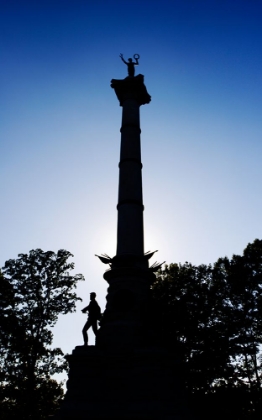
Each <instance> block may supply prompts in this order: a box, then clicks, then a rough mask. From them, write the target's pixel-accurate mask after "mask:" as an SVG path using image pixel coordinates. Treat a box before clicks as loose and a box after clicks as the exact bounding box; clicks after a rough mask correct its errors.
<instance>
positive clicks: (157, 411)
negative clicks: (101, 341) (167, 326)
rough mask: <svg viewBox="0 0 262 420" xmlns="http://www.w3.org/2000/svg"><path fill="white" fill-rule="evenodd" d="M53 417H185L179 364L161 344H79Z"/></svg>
mask: <svg viewBox="0 0 262 420" xmlns="http://www.w3.org/2000/svg"><path fill="white" fill-rule="evenodd" d="M66 358H67V360H68V362H69V367H70V370H69V379H68V381H67V393H66V395H65V399H64V402H63V404H62V406H61V409H60V411H59V413H58V414H57V415H56V416H55V419H56V420H80V419H81V420H84V419H85V420H182V419H183V420H185V419H187V420H189V419H193V417H192V416H191V414H190V411H189V409H188V408H187V404H186V400H185V396H184V394H183V391H182V389H183V386H182V384H181V382H182V381H181V372H180V363H179V362H178V361H176V360H175V359H174V356H171V355H170V354H169V353H168V352H167V351H166V350H164V349H163V348H153V347H148V348H137V349H134V350H133V351H132V352H127V351H126V352H123V351H121V352H116V351H112V352H109V351H107V352H103V351H101V350H99V349H98V348H97V347H96V346H87V347H84V346H77V347H76V348H75V349H74V351H73V353H72V355H69V356H67V357H66Z"/></svg>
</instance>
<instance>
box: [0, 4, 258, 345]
mask: <svg viewBox="0 0 262 420" xmlns="http://www.w3.org/2000/svg"><path fill="white" fill-rule="evenodd" d="M0 6H1V13H0V31H1V37H0V38H1V41H0V45H1V59H2V60H1V61H2V63H1V67H0V80H1V83H2V87H1V99H0V106H1V124H0V142H1V143H0V153H1V154H0V156H1V167H0V183H1V206H0V221H1V238H2V240H1V243H0V257H1V259H0V261H1V265H2V266H3V265H4V262H5V261H6V260H8V259H10V258H16V257H17V255H18V254H19V253H27V252H28V251H29V250H31V249H35V248H41V249H43V250H45V251H47V250H52V251H57V250H58V249H60V248H64V249H67V250H68V251H70V252H72V254H74V261H75V272H76V273H82V274H84V276H85V277H86V281H85V283H82V284H81V285H79V288H78V292H79V295H80V296H81V297H82V298H83V299H84V302H83V303H82V304H79V305H78V312H77V313H76V314H73V315H70V314H69V315H67V316H64V317H61V319H60V320H59V322H58V324H57V327H55V330H54V332H55V339H54V344H55V345H57V346H60V347H62V349H63V351H64V352H65V353H71V351H72V349H73V348H74V347H75V346H76V345H80V344H82V335H81V329H82V326H83V324H84V322H85V319H86V316H84V315H82V314H81V312H80V309H81V308H82V307H84V306H85V305H86V304H87V303H88V301H89V293H90V292H91V291H96V292H97V295H98V296H97V298H98V302H99V303H100V305H101V307H102V310H103V309H104V306H105V296H106V287H107V285H106V282H105V280H104V279H103V273H104V271H105V268H106V266H104V265H103V264H102V263H101V262H100V261H99V260H98V259H97V258H96V257H95V256H94V254H101V253H107V254H109V255H111V256H113V255H115V249H116V220H117V211H116V204H117V189H118V161H119V148H120V132H119V129H120V125H121V108H120V107H119V104H118V101H117V99H116V97H115V94H114V91H113V90H112V89H111V88H110V80H111V79H112V78H116V79H121V78H124V77H126V75H127V73H126V67H125V66H124V64H123V63H122V62H121V60H120V58H119V53H123V54H124V57H125V58H128V57H132V56H133V54H135V53H139V54H140V56H141V58H140V65H139V67H137V73H142V74H144V75H145V84H146V86H147V89H148V92H149V94H150V95H151V96H152V102H151V103H150V104H149V105H145V106H142V107H141V112H140V116H141V129H142V136H141V140H142V161H143V189H144V204H145V213H144V221H145V251H149V250H152V251H153V250H155V249H158V250H159V252H158V254H157V260H158V261H159V262H162V261H164V260H166V262H167V263H171V262H181V263H184V262H185V261H189V262H192V263H193V264H201V263H214V262H215V261H216V260H217V259H218V258H219V257H223V256H226V255H227V256H228V257H231V256H232V254H234V253H235V254H240V253H242V251H243V249H244V248H245V247H246V245H247V244H248V242H252V241H253V240H254V239H255V238H259V239H261V238H262V195H261V185H262V164H261V156H262V142H261V137H262V112H261V111H262V84H261V74H262V48H261V47H262V24H261V22H262V3H261V2H260V1H259V0H245V1H241V0H235V1H230V0H219V1H213V0H206V1H201V0H192V1H191V0H161V1H160V0H140V1H137V0H133V1H129V0H122V1H120V0H118V1H117V0H96V1H93V0H89V1H81V0H74V1H66V0H63V1H62V0H61V1H57V0H53V1H48V0H46V1H42V0H37V1H26V0H24V1H12V0H8V1H3V0H1V1H0ZM152 262H154V261H153V260H152ZM90 337H91V340H90V343H91V344H92V343H93V342H94V337H93V335H92V334H90Z"/></svg>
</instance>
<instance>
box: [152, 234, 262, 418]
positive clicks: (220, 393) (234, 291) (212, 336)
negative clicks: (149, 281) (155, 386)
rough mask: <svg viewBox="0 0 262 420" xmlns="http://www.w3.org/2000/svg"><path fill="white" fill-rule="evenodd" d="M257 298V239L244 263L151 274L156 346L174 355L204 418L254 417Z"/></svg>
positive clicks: (260, 327) (261, 255)
mask: <svg viewBox="0 0 262 420" xmlns="http://www.w3.org/2000/svg"><path fill="white" fill-rule="evenodd" d="M261 292H262V241H261V240H258V239H256V240H255V241H254V242H253V243H252V244H248V246H247V248H246V249H245V250H244V253H243V256H238V255H233V257H232V259H231V260H229V259H228V258H220V259H219V260H218V261H217V262H216V263H215V264H214V265H213V266H211V265H209V266H207V265H200V266H193V265H192V264H189V263H185V264H184V265H182V264H171V265H170V266H165V268H164V269H163V270H160V271H159V272H158V275H157V280H156V282H155V283H154V285H153V287H152V295H153V298H154V302H155V306H156V307H157V313H158V316H157V318H158V320H159V323H158V327H159V330H160V331H162V340H164V341H165V342H166V344H167V345H168V346H169V347H170V349H172V350H173V351H174V353H175V354H176V355H179V356H180V358H181V361H182V362H183V364H184V376H185V382H186V386H187V389H188V391H189V392H190V394H191V397H192V399H193V401H194V404H195V405H196V406H198V409H199V411H200V412H201V417H203V416H204V417H203V418H205V415H206V417H208V416H210V413H211V410H212V417H214V416H215V418H221V416H228V418H229V416H231V418H234V419H236V420H237V419H239V420H240V419H245V418H250V419H251V418H252V419H255V418H258V417H259V416H261V412H262V410H261V408H262V407H261V401H262V393H261V391H262V390H261V379H262V364H261V362H262V352H261V349H262V297H261ZM204 407H205V409H204ZM215 407H216V408H215ZM214 409H215V412H214ZM216 416H217V417H216Z"/></svg>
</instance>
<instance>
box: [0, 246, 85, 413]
mask: <svg viewBox="0 0 262 420" xmlns="http://www.w3.org/2000/svg"><path fill="white" fill-rule="evenodd" d="M70 257H72V254H70V253H69V252H68V251H65V250H63V249H62V250H59V251H58V252H57V254H55V253H54V252H51V251H48V252H43V251H42V250H41V249H36V250H32V251H30V252H29V254H19V255H18V259H16V260H13V259H12V260H9V261H6V263H5V266H4V267H3V270H2V274H1V276H0V321H1V326H2V328H1V330H0V357H1V361H0V369H1V373H0V383H1V386H0V401H1V405H0V408H1V418H2V419H5V420H9V419H13V418H16V417H19V418H20V419H34V420H35V419H44V418H47V416H48V415H49V414H51V413H52V412H53V411H54V410H55V408H56V407H57V405H58V402H59V401H60V400H61V398H62V395H63V391H62V385H61V384H59V383H57V382H56V381H54V380H53V379H52V375H53V374H55V373H60V372H62V371H63V370H64V369H65V368H66V363H65V361H64V358H63V353H62V351H61V349H59V348H55V349H52V348H51V344H52V339H53V334H52V331H51V328H52V327H53V326H54V325H55V323H56V321H57V319H58V316H59V314H67V313H69V312H73V311H75V304H76V301H77V300H81V299H80V298H78V297H77V295H76V293H75V292H74V289H75V287H76V284H77V282H78V281H79V280H83V276H82V275H81V274H77V275H74V276H72V275H69V271H70V270H72V269H73V268H74V263H72V262H71V263H70V262H68V259H69V258H70Z"/></svg>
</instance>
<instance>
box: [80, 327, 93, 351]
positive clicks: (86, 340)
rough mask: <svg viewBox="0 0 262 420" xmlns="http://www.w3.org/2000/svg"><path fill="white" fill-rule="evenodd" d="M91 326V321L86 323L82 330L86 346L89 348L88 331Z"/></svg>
mask: <svg viewBox="0 0 262 420" xmlns="http://www.w3.org/2000/svg"><path fill="white" fill-rule="evenodd" d="M91 325H92V324H91V322H90V321H87V322H86V323H85V325H84V328H83V330H82V333H83V338H84V344H85V346H87V343H88V335H87V330H89V328H90V327H91Z"/></svg>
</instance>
